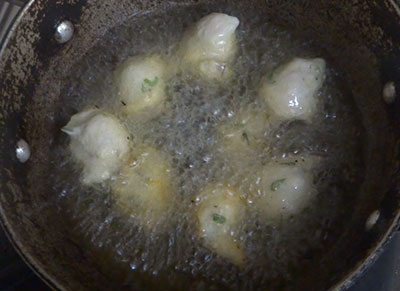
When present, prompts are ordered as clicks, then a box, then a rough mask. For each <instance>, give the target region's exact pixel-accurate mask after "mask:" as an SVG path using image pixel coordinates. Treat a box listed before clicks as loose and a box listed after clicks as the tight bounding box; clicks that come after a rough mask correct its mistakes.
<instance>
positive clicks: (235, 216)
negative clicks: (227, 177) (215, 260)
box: [197, 185, 246, 266]
mask: <svg viewBox="0 0 400 291" xmlns="http://www.w3.org/2000/svg"><path fill="white" fill-rule="evenodd" d="M198 199H200V203H199V204H198V208H197V220H198V228H199V235H200V236H201V237H202V238H204V242H205V245H206V246H207V247H208V248H210V249H211V250H213V251H215V252H216V253H217V254H219V255H220V256H221V257H223V258H225V259H227V260H229V261H230V262H232V263H233V264H235V265H238V266H240V265H243V264H244V262H245V260H246V255H245V252H244V250H243V248H242V246H241V244H240V242H239V240H238V233H239V229H240V224H241V222H242V221H243V219H244V214H245V202H244V201H243V199H241V197H240V196H239V195H238V193H237V192H236V191H235V190H234V189H233V188H230V187H226V186H223V185H209V186H208V187H206V188H205V189H204V190H203V191H202V192H201V193H200V194H199V196H198Z"/></svg>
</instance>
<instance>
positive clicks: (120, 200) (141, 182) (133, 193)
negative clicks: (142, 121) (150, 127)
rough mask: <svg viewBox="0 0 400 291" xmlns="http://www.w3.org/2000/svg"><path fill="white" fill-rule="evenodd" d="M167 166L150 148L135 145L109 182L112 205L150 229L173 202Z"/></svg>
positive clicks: (161, 156)
mask: <svg viewBox="0 0 400 291" xmlns="http://www.w3.org/2000/svg"><path fill="white" fill-rule="evenodd" d="M171 171H172V170H171V165H170V163H169V162H168V161H167V159H166V157H165V156H164V155H163V154H162V153H161V152H160V151H159V150H157V149H155V148H153V147H152V146H149V145H146V144H142V145H138V146H136V147H135V148H134V149H133V150H132V153H131V155H130V158H129V160H128V162H127V163H126V164H125V165H124V166H123V167H122V169H121V171H120V173H119V175H118V176H117V177H116V179H115V180H113V181H112V182H111V191H112V193H113V195H114V198H115V201H116V204H117V205H118V207H119V208H120V210H122V212H123V213H125V214H127V215H129V216H132V217H134V218H135V219H136V220H137V221H138V222H139V223H140V224H141V225H142V226H144V227H147V228H153V227H154V226H155V225H156V224H158V223H159V222H160V220H162V218H163V216H164V214H166V213H167V210H168V205H169V203H170V202H171V200H172V199H174V196H173V195H174V190H173V189H174V187H173V186H172V182H171Z"/></svg>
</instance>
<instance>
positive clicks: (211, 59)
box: [180, 13, 239, 80]
mask: <svg viewBox="0 0 400 291" xmlns="http://www.w3.org/2000/svg"><path fill="white" fill-rule="evenodd" d="M238 26H239V20H238V19H237V18H236V17H233V16H229V15H226V14H223V13H211V14H209V15H207V16H205V17H203V18H202V19H200V20H199V21H198V22H197V23H196V24H195V25H194V26H193V27H192V28H190V29H189V30H188V31H187V32H186V33H185V36H184V38H183V40H182V42H181V49H180V55H181V56H182V57H183V65H187V66H188V67H189V68H190V69H191V70H192V71H195V72H198V73H199V74H200V75H201V76H202V77H204V78H206V79H220V80H224V79H227V78H229V77H230V76H231V75H232V71H231V69H230V67H229V65H230V62H231V61H232V59H233V57H234V55H235V53H236V50H237V48H236V40H235V31H236V28H237V27H238Z"/></svg>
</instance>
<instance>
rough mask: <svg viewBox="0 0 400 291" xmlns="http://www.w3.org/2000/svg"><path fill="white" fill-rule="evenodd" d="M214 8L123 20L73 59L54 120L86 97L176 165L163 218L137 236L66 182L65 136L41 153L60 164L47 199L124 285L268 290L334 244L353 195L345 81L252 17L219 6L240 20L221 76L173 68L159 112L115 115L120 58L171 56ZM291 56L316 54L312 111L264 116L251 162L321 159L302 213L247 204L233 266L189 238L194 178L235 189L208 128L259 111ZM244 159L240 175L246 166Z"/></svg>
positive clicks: (353, 155) (214, 130) (353, 130)
mask: <svg viewBox="0 0 400 291" xmlns="http://www.w3.org/2000/svg"><path fill="white" fill-rule="evenodd" d="M214 11H215V10H213V9H212V8H211V7H210V8H206V9H204V8H199V7H185V8H179V9H174V10H168V11H167V12H157V11H156V12H152V13H149V14H143V15H139V16H135V17H133V18H132V19H129V20H127V21H126V22H125V23H123V24H122V25H120V26H118V27H115V28H113V29H112V30H110V31H109V32H108V33H107V34H106V35H105V36H104V38H102V39H101V40H100V41H99V42H98V43H96V44H95V45H94V46H93V48H92V49H91V50H90V51H89V52H88V54H87V55H86V56H85V57H84V58H83V59H82V60H79V61H78V62H77V64H76V66H75V69H74V71H72V72H71V74H70V80H69V81H68V82H67V85H66V87H65V89H64V91H63V96H64V97H63V98H64V100H65V106H64V107H63V108H62V109H60V112H59V114H60V116H62V118H64V119H65V120H68V119H69V117H70V116H71V113H76V112H79V111H82V110H83V109H85V108H87V107H91V106H94V105H96V106H98V107H100V108H103V109H105V110H106V111H107V112H109V113H112V114H114V115H116V116H117V117H118V118H119V119H120V121H121V122H122V123H123V124H124V126H125V127H126V128H127V129H128V130H129V132H130V133H131V135H132V142H133V144H135V143H136V142H142V141H144V142H146V143H149V144H153V145H154V146H156V147H157V148H159V149H160V150H161V151H162V152H163V154H164V155H165V156H166V157H167V158H168V159H169V161H170V162H171V164H172V165H173V170H174V172H175V173H176V175H175V176H174V183H175V184H176V185H178V191H177V193H176V195H175V196H174V197H173V199H174V201H173V203H174V205H176V208H175V209H174V210H173V217H175V219H174V220H173V221H171V223H169V224H168V225H167V226H165V225H164V226H163V229H157V227H156V228H155V229H154V230H153V231H152V232H150V233H149V232H146V231H145V230H144V229H141V228H140V227H138V226H137V224H135V221H134V220H132V219H129V218H127V217H125V216H123V215H122V214H121V213H120V212H119V211H118V209H116V208H115V207H114V201H113V196H112V193H111V192H110V189H109V188H108V185H107V183H104V184H103V185H98V186H96V187H85V186H83V185H80V184H79V183H77V182H76V181H77V180H79V175H80V168H79V166H77V165H76V163H75V162H74V161H73V160H71V158H70V152H69V150H68V142H69V140H68V138H67V137H66V136H65V138H61V139H60V141H59V144H57V146H56V147H55V148H54V150H53V153H52V155H54V159H58V160H59V159H60V156H61V157H62V163H60V164H61V166H60V167H59V168H57V169H56V171H54V173H53V174H52V176H51V177H50V180H51V182H52V185H53V188H54V189H55V191H56V193H58V197H57V200H56V201H57V207H58V208H59V209H60V211H61V212H62V213H65V215H66V216H65V217H66V220H68V221H69V223H71V226H72V227H71V228H72V231H71V232H72V233H74V234H75V235H76V240H78V241H79V243H80V244H81V245H82V246H84V247H85V248H86V249H88V253H90V255H91V256H92V259H93V260H94V261H95V262H96V263H97V264H98V265H99V268H101V269H102V270H103V272H104V273H105V274H107V275H108V276H110V277H113V278H118V279H117V280H118V281H120V282H123V283H121V284H123V285H125V286H134V287H139V288H145V286H146V289H159V286H161V285H163V286H164V285H165V288H164V289H187V288H190V289H191V290H204V289H213V288H214V289H215V290H221V289H222V288H227V289H237V290H254V289H262V288H265V287H268V288H278V287H279V286H281V284H283V282H285V281H291V280H296V279H297V278H298V277H299V276H301V275H302V272H303V270H302V269H303V268H304V266H307V265H308V264H313V263H315V262H316V260H317V257H318V254H321V253H323V252H325V251H326V250H327V249H329V247H330V246H331V245H332V244H334V243H335V241H334V238H335V235H337V233H340V232H341V231H342V230H343V229H344V223H345V221H346V219H348V215H349V213H351V207H352V202H353V201H354V199H355V198H356V196H357V191H358V187H359V185H360V183H361V180H362V177H363V164H362V144H361V141H362V132H363V129H362V126H361V122H360V121H359V120H357V119H356V116H357V114H354V112H357V109H356V108H355V105H354V103H353V101H352V98H351V94H350V93H349V90H348V89H347V85H346V83H345V82H344V81H343V80H342V79H341V76H340V74H339V73H338V72H336V71H335V70H334V68H333V66H332V64H331V63H330V58H329V55H326V53H325V52H324V50H322V49H319V47H318V44H316V43H314V42H312V41H309V40H305V39H303V38H302V37H301V36H297V35H292V34H291V33H290V32H288V31H284V30H282V29H281V28H279V27H274V26H272V25H270V24H268V23H265V22H263V19H261V18H260V16H259V15H257V14H254V15H253V14H251V13H248V12H246V13H245V12H240V11H234V10H229V11H223V12H225V13H228V14H231V15H234V16H236V17H238V18H239V20H240V26H239V27H238V30H237V32H236V33H237V34H236V37H237V43H238V47H239V49H238V52H237V55H236V57H235V61H234V62H233V70H234V78H233V79H232V80H231V81H229V82H227V83H223V84H218V83H212V82H211V83H210V82H208V81H205V80H202V79H200V78H197V77H196V76H194V75H191V74H189V73H182V72H180V73H177V74H175V75H174V76H173V77H172V78H171V79H170V80H169V82H168V85H167V94H168V99H167V102H166V106H165V107H166V108H165V110H164V111H163V112H162V113H161V114H160V115H158V116H156V117H154V118H150V119H149V118H146V116H142V117H141V118H127V116H125V115H123V114H122V113H121V112H120V107H121V104H119V103H118V102H116V101H115V100H116V98H115V92H114V89H113V84H112V73H113V71H114V70H115V68H116V66H117V65H118V64H119V63H120V62H121V61H123V60H124V59H126V58H128V57H130V56H134V55H139V54H144V55H150V54H153V53H160V54H161V55H162V56H163V58H164V59H166V60H169V61H170V62H171V63H174V58H176V56H175V52H176V48H177V45H178V43H179V40H180V39H181V38H182V35H183V33H184V31H185V29H186V28H187V27H189V26H190V25H191V24H193V23H194V22H196V21H197V20H199V19H200V18H201V17H202V16H204V15H207V14H208V13H210V12H214ZM293 57H322V58H325V59H326V60H327V68H328V69H327V78H326V81H325V83H324V86H323V88H322V89H321V92H320V93H319V95H318V112H317V114H316V115H315V116H314V117H313V120H312V121H311V122H309V123H305V122H300V121H292V122H285V123H274V124H272V125H271V127H269V129H268V131H266V132H265V138H266V141H268V148H267V147H266V148H265V150H264V151H262V153H261V154H260V156H258V157H257V161H258V163H259V164H260V165H262V164H265V163H267V162H269V161H271V160H274V159H276V158H278V157H282V156H285V155H305V154H310V155H313V156H316V157H319V158H320V159H321V161H322V162H321V163H320V164H319V166H318V167H316V168H315V169H314V170H313V174H314V187H315V188H316V189H317V190H318V195H317V197H316V199H315V200H314V201H313V203H312V204H311V205H309V207H308V208H307V209H306V210H305V211H303V212H301V213H300V214H299V215H296V216H295V217H293V218H291V219H290V220H289V222H286V223H282V224H279V225H275V226H265V225H264V224H263V223H260V221H258V217H257V216H256V215H254V213H253V211H252V207H251V205H250V206H249V207H248V212H249V213H248V215H247V219H248V220H247V221H246V222H245V223H244V226H245V227H244V228H243V235H242V237H241V239H242V240H243V242H244V244H245V248H246V255H247V257H248V263H247V264H246V265H245V266H244V267H243V268H237V267H235V266H233V265H232V264H230V263H229V262H228V261H226V260H224V259H222V258H220V257H218V256H217V255H216V254H214V253H213V252H212V251H210V250H208V249H207V248H205V247H204V246H203V244H202V241H201V239H199V238H198V237H197V235H196V230H195V229H194V224H193V211H194V208H195V197H196V194H197V193H198V191H199V190H200V189H201V188H202V187H204V186H205V185H206V184H208V183H211V182H216V181H220V180H222V179H224V180H226V181H228V183H230V184H236V185H237V184H239V187H240V182H239V181H240V175H239V174H238V173H239V171H238V167H237V165H236V166H233V165H234V164H232V163H230V161H229V159H227V158H226V157H225V156H223V155H221V154H220V151H219V146H218V127H219V126H220V125H221V123H223V122H225V121H226V120H229V119H231V118H233V117H234V116H235V115H236V114H237V113H238V112H239V111H240V110H241V109H242V108H244V107H245V106H254V107H257V108H260V107H262V106H263V104H262V103H260V100H259V99H258V97H257V90H258V87H259V82H260V80H261V78H262V77H263V76H264V75H265V74H267V73H269V72H271V71H272V70H273V68H275V67H277V66H278V65H279V64H280V63H282V62H284V61H287V60H290V59H291V58H293ZM253 166H254V164H253V163H252V164H251V166H248V168H246V170H245V171H247V172H251V171H252V170H253ZM241 172H243V170H242V171H241ZM349 210H350V211H349ZM138 278H140V280H138ZM160 281H161V282H163V283H160ZM157 282H158V283H157Z"/></svg>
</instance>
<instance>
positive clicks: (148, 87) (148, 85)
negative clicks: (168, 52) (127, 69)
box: [142, 77, 158, 93]
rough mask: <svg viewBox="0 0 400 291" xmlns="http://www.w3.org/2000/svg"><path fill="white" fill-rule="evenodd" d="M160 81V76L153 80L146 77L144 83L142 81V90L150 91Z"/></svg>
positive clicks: (144, 91)
mask: <svg viewBox="0 0 400 291" xmlns="http://www.w3.org/2000/svg"><path fill="white" fill-rule="evenodd" d="M157 83H158V77H155V78H154V80H153V81H151V80H149V79H147V78H146V79H144V80H143V83H142V92H143V93H146V92H150V91H151V90H153V87H155V86H156V85H157Z"/></svg>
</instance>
